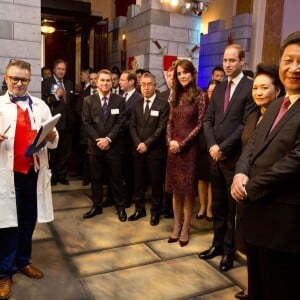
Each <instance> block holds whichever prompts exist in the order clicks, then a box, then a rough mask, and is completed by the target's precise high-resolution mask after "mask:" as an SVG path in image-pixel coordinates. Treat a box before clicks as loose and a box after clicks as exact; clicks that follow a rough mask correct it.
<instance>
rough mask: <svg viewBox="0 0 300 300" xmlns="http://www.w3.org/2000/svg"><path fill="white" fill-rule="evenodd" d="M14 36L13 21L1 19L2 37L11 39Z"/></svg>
mask: <svg viewBox="0 0 300 300" xmlns="http://www.w3.org/2000/svg"><path fill="white" fill-rule="evenodd" d="M12 38H13V23H12V22H9V21H0V39H7V40H11V39H12Z"/></svg>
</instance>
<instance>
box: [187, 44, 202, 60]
mask: <svg viewBox="0 0 300 300" xmlns="http://www.w3.org/2000/svg"><path fill="white" fill-rule="evenodd" d="M199 48H200V47H199V46H198V45H194V46H193V48H192V49H186V51H187V52H188V53H189V55H190V57H193V54H194V52H196V51H197V50H198V49H199Z"/></svg>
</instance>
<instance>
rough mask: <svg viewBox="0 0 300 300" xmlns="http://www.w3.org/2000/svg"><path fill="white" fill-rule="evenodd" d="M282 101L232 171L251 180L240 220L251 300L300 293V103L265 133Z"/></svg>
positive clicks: (271, 110)
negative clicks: (244, 241)
mask: <svg viewBox="0 0 300 300" xmlns="http://www.w3.org/2000/svg"><path fill="white" fill-rule="evenodd" d="M282 101H283V98H281V99H278V100H276V101H274V102H273V103H272V104H270V106H269V107H268V109H267V111H266V113H265V114H264V118H263V119H262V121H261V122H260V123H259V125H258V126H257V128H256V131H255V133H254V135H253V137H252V138H251V139H250V140H249V143H248V144H247V146H246V148H245V150H244V151H243V153H242V155H241V157H240V159H239V161H238V163H237V166H236V170H235V173H243V174H245V175H247V176H248V177H249V181H248V183H247V184H246V186H245V189H246V191H247V200H246V201H244V202H242V205H241V207H242V216H241V218H242V225H243V230H244V236H245V240H246V243H247V257H248V278H249V293H250V296H251V299H294V298H295V296H293V295H296V294H297V293H298V289H299V287H298V286H299V282H300V275H299V274H300V273H299V268H300V234H299V232H300V222H299V220H300V186H299V176H300V99H298V100H297V101H296V102H295V103H294V104H293V105H292V106H291V107H290V109H289V110H288V111H287V112H286V114H285V115H284V116H283V118H282V119H281V121H280V122H279V123H278V124H277V125H276V126H275V127H274V129H273V130H272V131H271V132H270V133H269V131H270V128H271V127H272V124H273V121H274V119H275V117H276V116H277V113H278V111H279V109H280V106H281V103H282ZM258 275H259V276H258ZM262 283H263V284H262Z"/></svg>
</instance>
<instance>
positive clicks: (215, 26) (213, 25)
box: [198, 13, 252, 89]
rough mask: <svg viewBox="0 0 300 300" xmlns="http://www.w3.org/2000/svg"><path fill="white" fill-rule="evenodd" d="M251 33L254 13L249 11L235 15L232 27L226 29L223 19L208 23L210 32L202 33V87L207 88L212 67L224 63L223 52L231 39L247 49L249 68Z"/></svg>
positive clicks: (246, 65)
mask: <svg viewBox="0 0 300 300" xmlns="http://www.w3.org/2000/svg"><path fill="white" fill-rule="evenodd" d="M251 35H252V15H251V14H249V13H246V14H241V15H237V16H234V17H233V22H232V28H230V29H225V22H224V21H223V20H217V21H214V22H210V23H209V24H208V33H207V34H205V35H202V36H201V41H200V59H199V73H198V74H199V77H198V78H199V80H198V82H199V85H200V86H201V87H202V88H204V89H206V87H207V84H208V82H209V81H210V79H211V71H212V69H213V68H214V67H215V66H222V65H223V53H224V49H225V47H226V46H227V45H228V40H229V39H232V41H233V43H235V44H239V45H241V46H242V47H243V48H244V49H245V50H246V63H245V68H248V64H249V55H250V54H249V53H250V41H251Z"/></svg>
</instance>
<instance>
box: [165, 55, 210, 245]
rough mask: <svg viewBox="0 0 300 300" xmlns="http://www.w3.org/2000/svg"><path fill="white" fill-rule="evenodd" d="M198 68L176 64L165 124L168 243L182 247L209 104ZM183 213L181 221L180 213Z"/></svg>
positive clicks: (193, 198) (191, 210)
mask: <svg viewBox="0 0 300 300" xmlns="http://www.w3.org/2000/svg"><path fill="white" fill-rule="evenodd" d="M196 76H197V71H196V69H195V67H194V66H193V64H192V63H191V62H190V61H189V60H185V59H183V60H179V61H178V62H177V63H176V65H175V71H174V85H173V89H174V90H173V98H172V99H171V103H170V104H171V111H170V116H169V121H168V126H167V144H168V157H167V172H166V191H167V192H172V193H173V210H174V225H173V232H172V233H171V235H170V237H169V240H168V243H173V242H177V241H178V240H179V243H180V246H181V247H183V246H185V245H187V244H188V242H189V226H190V221H191V216H192V213H193V208H194V204H195V197H196V195H197V192H198V190H197V163H196V162H197V159H198V135H199V132H200V129H201V128H202V123H203V117H204V113H205V111H206V106H207V103H208V100H207V94H206V93H205V92H203V91H201V90H200V89H199V88H198V86H197V83H196ZM182 213H183V220H182V219H181V215H182Z"/></svg>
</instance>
